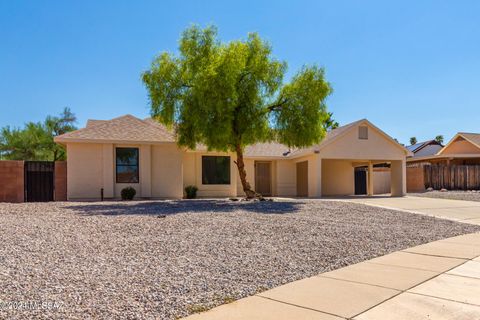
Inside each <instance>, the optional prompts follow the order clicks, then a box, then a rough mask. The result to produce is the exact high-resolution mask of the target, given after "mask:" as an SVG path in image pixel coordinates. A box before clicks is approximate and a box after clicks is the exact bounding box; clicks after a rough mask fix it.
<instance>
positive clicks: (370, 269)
mask: <svg viewBox="0 0 480 320" xmlns="http://www.w3.org/2000/svg"><path fill="white" fill-rule="evenodd" d="M479 256H480V233H474V234H468V235H464V236H459V237H454V238H449V239H445V240H440V241H435V242H431V243H428V244H424V245H420V246H417V247H413V248H409V249H406V250H402V251H398V252H395V253H392V254H388V255H386V256H382V257H379V258H375V259H372V260H369V261H365V262H361V263H358V264H355V265H351V266H348V267H345V268H342V269H338V270H335V271H331V272H327V273H322V274H319V275H318V276H314V277H311V278H307V279H303V280H299V281H295V282H291V283H288V284H286V285H283V286H280V287H277V288H274V289H272V290H268V291H265V292H262V293H259V294H257V295H255V296H252V297H248V298H244V299H241V300H238V301H236V302H233V303H230V304H226V305H223V306H220V307H217V308H214V309H212V310H210V311H207V312H205V313H200V314H194V315H192V316H189V317H188V318H186V319H188V320H291V319H308V320H317V319H318V320H335V319H336V320H338V319H359V320H360V319H361V320H367V319H369V320H389V319H390V320H397V319H398V320H405V319H409V320H417V319H430V320H432V319H433V320H435V319H442V320H447V319H448V320H450V319H451V320H462V319H465V320H467V319H468V320H475V319H477V320H478V319H480V258H479Z"/></svg>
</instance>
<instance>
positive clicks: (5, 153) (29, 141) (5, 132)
mask: <svg viewBox="0 0 480 320" xmlns="http://www.w3.org/2000/svg"><path fill="white" fill-rule="evenodd" d="M75 122H76V117H75V115H74V114H73V113H72V112H71V110H70V109H69V108H65V109H64V110H63V111H62V113H61V114H60V115H58V116H47V118H46V119H45V121H44V122H43V123H41V122H28V123H26V124H25V126H24V128H10V127H9V126H6V127H4V128H2V129H1V132H0V155H1V157H2V158H4V159H7V160H48V161H57V160H65V159H66V154H65V149H64V148H63V147H62V146H60V145H58V144H56V143H55V142H54V141H53V138H54V137H55V136H58V135H60V134H64V133H66V132H69V131H73V130H75V129H76V127H75V126H74V123H75Z"/></svg>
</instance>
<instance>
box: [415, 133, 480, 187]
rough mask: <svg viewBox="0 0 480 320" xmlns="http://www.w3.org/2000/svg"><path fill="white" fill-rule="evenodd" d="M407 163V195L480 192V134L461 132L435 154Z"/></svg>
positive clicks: (416, 157)
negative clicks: (431, 190) (427, 191)
mask: <svg viewBox="0 0 480 320" xmlns="http://www.w3.org/2000/svg"><path fill="white" fill-rule="evenodd" d="M407 162H408V168H407V191H408V192H421V191H425V188H429V187H432V188H434V189H443V188H445V189H449V190H472V189H480V134H478V133H466V132H459V133H457V134H456V135H455V136H454V137H453V138H452V139H451V140H450V141H449V142H448V143H447V144H446V145H445V146H444V147H443V148H441V149H440V150H439V151H438V152H436V153H435V154H430V155H422V156H414V157H411V158H407Z"/></svg>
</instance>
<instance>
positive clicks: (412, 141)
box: [410, 137, 417, 146]
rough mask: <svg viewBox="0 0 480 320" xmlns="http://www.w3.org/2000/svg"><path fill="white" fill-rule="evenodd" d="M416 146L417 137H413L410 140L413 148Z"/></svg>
mask: <svg viewBox="0 0 480 320" xmlns="http://www.w3.org/2000/svg"><path fill="white" fill-rule="evenodd" d="M414 144H417V138H416V137H411V138H410V145H411V146H413V145H414Z"/></svg>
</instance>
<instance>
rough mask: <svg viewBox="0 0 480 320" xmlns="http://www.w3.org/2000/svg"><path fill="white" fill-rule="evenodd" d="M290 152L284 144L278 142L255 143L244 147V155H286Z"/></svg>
mask: <svg viewBox="0 0 480 320" xmlns="http://www.w3.org/2000/svg"><path fill="white" fill-rule="evenodd" d="M289 151H290V152H289ZM290 153H291V150H290V149H289V148H288V147H287V146H286V145H284V144H281V143H278V142H263V143H256V144H253V145H250V146H247V147H246V148H245V156H246V157H287V156H288V155H290Z"/></svg>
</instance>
